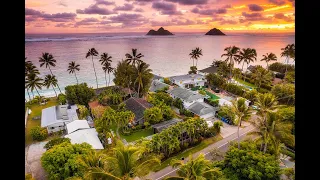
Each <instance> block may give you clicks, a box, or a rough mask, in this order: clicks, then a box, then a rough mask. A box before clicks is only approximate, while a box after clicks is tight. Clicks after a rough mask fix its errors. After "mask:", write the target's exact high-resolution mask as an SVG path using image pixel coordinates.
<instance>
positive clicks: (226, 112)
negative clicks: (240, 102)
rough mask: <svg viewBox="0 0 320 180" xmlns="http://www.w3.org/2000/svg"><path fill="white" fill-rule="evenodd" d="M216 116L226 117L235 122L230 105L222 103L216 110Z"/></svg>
mask: <svg viewBox="0 0 320 180" xmlns="http://www.w3.org/2000/svg"><path fill="white" fill-rule="evenodd" d="M218 116H219V117H220V118H221V117H224V118H228V119H229V120H230V121H231V122H232V123H233V124H235V114H234V112H233V111H232V108H231V106H228V105H223V106H221V107H220V109H219V111H218Z"/></svg>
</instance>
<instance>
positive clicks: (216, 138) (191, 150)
mask: <svg viewBox="0 0 320 180" xmlns="http://www.w3.org/2000/svg"><path fill="white" fill-rule="evenodd" d="M222 139H223V138H222V136H221V135H217V136H214V137H211V138H208V139H205V140H203V141H202V142H201V143H200V144H198V145H196V146H194V147H191V148H189V149H187V150H185V151H183V152H181V153H179V154H178V155H176V156H173V157H170V158H168V159H166V160H165V161H163V162H161V165H160V166H158V167H156V168H155V171H156V172H157V171H160V170H161V169H163V168H165V167H167V166H170V162H171V160H172V159H174V158H176V159H181V158H182V157H184V158H187V157H188V156H189V155H190V154H194V153H196V152H198V151H201V150H202V149H204V148H206V147H208V146H209V145H211V144H213V143H215V142H218V141H220V140H222Z"/></svg>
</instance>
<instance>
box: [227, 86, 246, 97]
mask: <svg viewBox="0 0 320 180" xmlns="http://www.w3.org/2000/svg"><path fill="white" fill-rule="evenodd" d="M224 89H225V90H226V91H228V92H230V93H232V94H235V95H238V96H242V95H243V93H244V88H243V86H239V85H236V84H232V83H228V84H226V86H225V88H224Z"/></svg>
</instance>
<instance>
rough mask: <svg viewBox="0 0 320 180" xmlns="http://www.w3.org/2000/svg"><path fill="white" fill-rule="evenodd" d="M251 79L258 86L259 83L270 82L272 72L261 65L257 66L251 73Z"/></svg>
mask: <svg viewBox="0 0 320 180" xmlns="http://www.w3.org/2000/svg"><path fill="white" fill-rule="evenodd" d="M252 79H253V80H254V81H255V85H257V86H258V88H260V86H261V83H264V84H270V83H271V81H272V74H271V72H270V71H268V70H266V69H264V68H263V67H261V66H257V67H256V68H255V70H254V72H253V73H252Z"/></svg>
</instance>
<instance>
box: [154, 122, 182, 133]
mask: <svg viewBox="0 0 320 180" xmlns="http://www.w3.org/2000/svg"><path fill="white" fill-rule="evenodd" d="M181 121H182V119H178V118H174V119H171V120H168V121H163V122H161V123H158V124H154V125H152V126H151V127H152V128H153V133H154V134H156V133H160V132H161V131H163V130H165V129H167V128H168V127H170V126H172V125H175V124H177V123H178V122H181Z"/></svg>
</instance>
